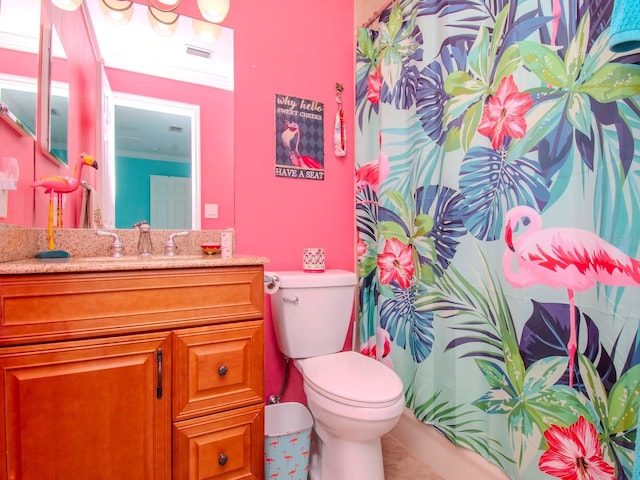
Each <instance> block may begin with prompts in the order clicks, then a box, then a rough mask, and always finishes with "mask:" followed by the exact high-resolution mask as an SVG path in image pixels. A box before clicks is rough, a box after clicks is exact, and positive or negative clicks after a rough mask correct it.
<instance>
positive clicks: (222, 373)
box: [218, 365, 229, 377]
mask: <svg viewBox="0 0 640 480" xmlns="http://www.w3.org/2000/svg"><path fill="white" fill-rule="evenodd" d="M228 371H229V370H228V369H227V366H226V365H221V366H220V367H218V375H220V376H221V377H224V376H225V375H226V374H227V372H228Z"/></svg>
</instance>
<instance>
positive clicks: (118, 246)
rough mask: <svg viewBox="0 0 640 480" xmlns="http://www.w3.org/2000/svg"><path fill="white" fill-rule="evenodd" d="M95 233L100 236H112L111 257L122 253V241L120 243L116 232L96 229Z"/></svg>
mask: <svg viewBox="0 0 640 480" xmlns="http://www.w3.org/2000/svg"><path fill="white" fill-rule="evenodd" d="M96 234H97V235H99V236H101V237H113V243H112V244H111V256H112V257H122V256H123V255H124V243H122V241H121V240H120V237H118V234H117V233H113V232H107V231H105V230H96Z"/></svg>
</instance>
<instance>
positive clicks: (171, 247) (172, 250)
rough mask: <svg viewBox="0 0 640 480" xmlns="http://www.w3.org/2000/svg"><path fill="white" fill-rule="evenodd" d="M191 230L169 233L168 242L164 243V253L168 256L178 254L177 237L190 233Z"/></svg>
mask: <svg viewBox="0 0 640 480" xmlns="http://www.w3.org/2000/svg"><path fill="white" fill-rule="evenodd" d="M188 234H189V232H187V231H185V232H176V233H172V234H170V235H169V238H168V239H167V241H166V243H165V244H164V254H165V255H166V256H168V257H173V256H175V254H176V250H177V249H178V247H177V246H176V242H175V240H174V239H175V238H176V237H184V236H185V235H188Z"/></svg>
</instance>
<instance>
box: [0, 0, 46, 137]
mask: <svg viewBox="0 0 640 480" xmlns="http://www.w3.org/2000/svg"><path fill="white" fill-rule="evenodd" d="M38 10H39V2H38V0H3V1H2V3H1V5H0V103H1V104H2V106H0V119H2V120H4V121H5V122H7V124H9V125H10V126H11V127H13V128H14V129H15V130H16V131H17V132H19V133H20V134H21V135H26V136H31V137H33V138H35V131H36V101H37V77H38V72H37V64H38V49H39V18H40V16H39V15H36V17H35V19H34V18H33V12H34V11H36V12H38Z"/></svg>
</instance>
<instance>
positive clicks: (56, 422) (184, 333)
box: [0, 265, 264, 480]
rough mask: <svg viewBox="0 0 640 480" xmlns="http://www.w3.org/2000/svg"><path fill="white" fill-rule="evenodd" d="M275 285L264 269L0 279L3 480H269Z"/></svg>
mask: <svg viewBox="0 0 640 480" xmlns="http://www.w3.org/2000/svg"><path fill="white" fill-rule="evenodd" d="M98 285H100V288H98V287H97V286H98ZM262 285H263V270H262V266H253V265H252V266H239V267H217V268H194V269H166V270H163V269H158V270H132V271H118V272H114V271H110V272H103V273H90V272H81V273H52V274H32V275H2V276H0V373H1V375H0V411H1V412H2V415H1V416H0V452H3V453H2V454H0V468H1V471H0V478H7V479H9V480H36V479H38V480H41V479H45V478H46V479H65V480H66V479H70V478H87V479H89V478H90V479H92V480H93V479H98V480H100V479H104V480H114V479H127V480H150V479H154V480H155V479H161V480H165V479H167V480H168V479H170V478H173V479H175V480H195V479H203V480H204V479H211V480H240V479H243V480H244V479H262V478H263V475H264V469H263V463H262V462H263V441H264V437H263V435H264V433H263V418H264V414H263V413H264V405H263V400H262V399H263V391H264V378H263V375H264V374H263V341H264V333H263V328H264V327H263V320H262V316H263V311H264V306H263V298H264V297H263V287H262ZM185 299H188V301H187V300H185ZM149 300H157V301H151V302H149ZM70 305H71V306H75V307H77V306H80V307H79V308H78V309H79V310H80V311H81V312H82V315H79V314H78V312H77V310H69V306H70ZM109 319H111V322H109ZM92 320H93V321H92Z"/></svg>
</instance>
